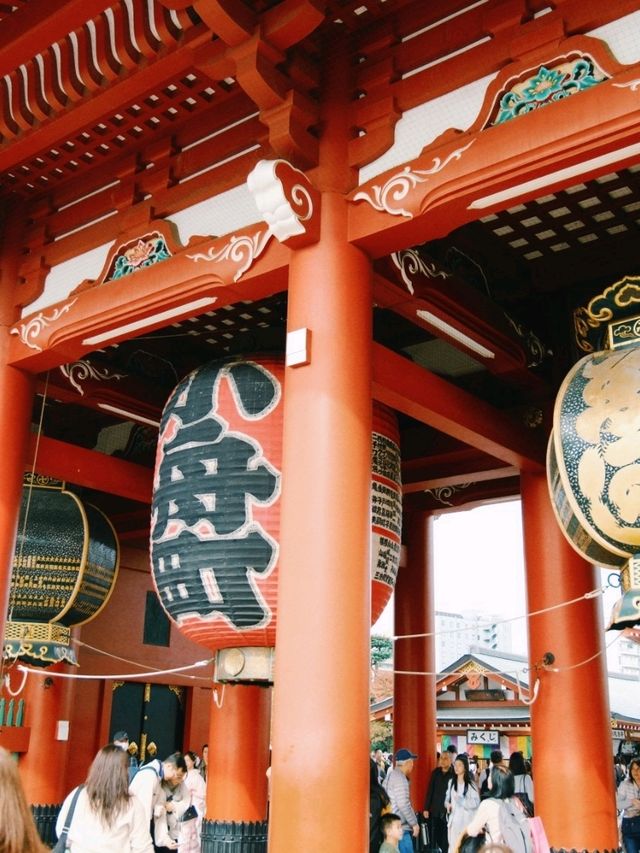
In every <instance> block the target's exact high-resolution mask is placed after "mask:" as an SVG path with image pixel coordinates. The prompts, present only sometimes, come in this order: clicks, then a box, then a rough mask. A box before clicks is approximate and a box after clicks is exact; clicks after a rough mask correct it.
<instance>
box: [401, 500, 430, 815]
mask: <svg viewBox="0 0 640 853" xmlns="http://www.w3.org/2000/svg"><path fill="white" fill-rule="evenodd" d="M403 526H404V538H405V542H406V546H407V565H406V566H403V567H402V568H401V569H400V571H399V573H398V580H397V583H396V591H395V599H394V608H395V634H396V636H397V637H399V638H400V637H403V636H405V635H407V634H422V635H424V634H431V636H429V637H425V636H420V637H415V638H411V639H397V640H396V643H395V649H394V670H395V671H396V674H395V676H394V679H393V747H394V750H397V749H399V748H402V747H407V748H408V749H411V750H412V751H413V752H416V753H417V754H418V756H419V757H418V760H417V761H416V762H415V765H414V768H413V772H412V774H411V798H412V801H413V805H414V807H415V809H416V810H421V809H422V805H423V803H424V795H425V792H426V787H427V780H428V778H429V775H430V774H431V771H432V770H433V768H434V767H435V764H436V750H437V746H436V743H437V733H436V730H437V722H436V676H435V674H433V675H402V673H403V672H429V673H435V666H436V662H435V638H434V636H433V632H434V630H435V628H434V625H435V609H434V594H433V518H432V517H431V516H430V515H428V514H427V513H411V514H410V515H408V516H407V517H406V518H405V520H404V525H403Z"/></svg>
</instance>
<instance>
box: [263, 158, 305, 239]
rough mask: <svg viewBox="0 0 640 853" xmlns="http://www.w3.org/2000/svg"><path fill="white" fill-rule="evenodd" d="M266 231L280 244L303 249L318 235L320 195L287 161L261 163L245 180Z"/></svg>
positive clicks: (265, 161) (302, 174)
mask: <svg viewBox="0 0 640 853" xmlns="http://www.w3.org/2000/svg"><path fill="white" fill-rule="evenodd" d="M247 186H248V188H249V191H250V192H251V194H252V195H253V198H254V200H255V203H256V206H257V208H258V210H259V211H260V213H261V214H262V218H263V219H264V221H265V222H266V223H267V225H268V226H269V231H270V233H271V234H273V235H274V237H276V238H277V239H278V240H279V241H280V242H281V243H286V244H287V245H289V246H292V247H296V248H298V247H300V246H306V245H309V244H310V243H314V242H316V241H317V239H318V237H319V235H320V193H319V192H318V191H317V190H316V189H315V187H314V186H313V185H312V184H311V182H310V181H309V179H308V178H307V176H306V175H305V174H304V173H303V172H300V171H299V170H298V169H295V168H294V167H293V166H292V165H291V164H290V163H287V162H286V160H261V161H260V162H259V163H257V164H256V166H255V168H254V169H253V171H252V172H251V173H250V175H249V177H248V178H247Z"/></svg>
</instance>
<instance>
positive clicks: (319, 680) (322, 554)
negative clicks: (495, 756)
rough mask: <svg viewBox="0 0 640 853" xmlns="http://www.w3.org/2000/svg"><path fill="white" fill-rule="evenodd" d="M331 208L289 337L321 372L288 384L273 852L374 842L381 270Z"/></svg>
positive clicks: (333, 202)
mask: <svg viewBox="0 0 640 853" xmlns="http://www.w3.org/2000/svg"><path fill="white" fill-rule="evenodd" d="M346 224H347V223H346V203H345V201H344V199H343V197H342V196H340V195H337V194H333V193H325V194H324V195H323V198H322V223H321V228H322V235H321V239H320V241H319V242H318V243H317V244H315V245H313V246H310V247H307V248H305V249H301V250H299V251H296V252H295V253H294V255H293V257H292V261H291V267H290V283H289V316H288V330H289V331H293V330H296V329H299V328H308V329H310V330H311V350H310V363H309V364H306V365H304V366H300V367H290V368H287V371H286V374H285V389H286V393H285V403H284V405H285V408H284V443H283V466H282V503H281V527H280V530H281V536H280V541H281V545H280V549H281V550H280V570H279V571H280V574H279V592H278V636H277V647H276V670H275V682H274V709H273V741H272V746H273V762H272V774H271V809H270V826H269V850H270V851H271V853H279V851H285V850H304V851H305V853H315V851H317V853H320V851H325V850H326V847H327V844H328V840H329V839H331V838H335V837H336V832H337V833H338V835H339V837H340V843H339V846H340V849H344V850H364V849H365V847H366V838H367V837H368V826H367V820H368V784H369V783H368V772H369V767H368V754H369V718H368V704H369V702H368V700H369V625H370V595H371V592H370V584H371V581H370V565H369V551H370V536H371V533H370V494H369V493H370V480H371V406H372V402H371V271H370V265H369V262H368V260H367V258H365V257H364V256H363V255H362V253H361V252H360V251H359V250H357V249H355V248H354V247H352V246H350V245H349V244H348V243H347V241H346Z"/></svg>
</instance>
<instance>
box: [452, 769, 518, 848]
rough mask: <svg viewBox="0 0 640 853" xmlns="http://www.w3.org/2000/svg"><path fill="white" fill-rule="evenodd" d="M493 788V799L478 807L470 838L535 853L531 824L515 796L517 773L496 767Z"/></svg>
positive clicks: (469, 826) (472, 822) (490, 797)
mask: <svg viewBox="0 0 640 853" xmlns="http://www.w3.org/2000/svg"><path fill="white" fill-rule="evenodd" d="M490 788H491V793H490V795H489V797H487V799H485V800H482V802H481V803H480V805H479V806H478V810H477V811H476V813H475V815H474V816H473V818H472V819H471V821H470V822H469V825H468V826H467V828H466V834H467V835H468V836H470V837H472V838H476V837H477V836H479V835H482V834H484V835H485V840H486V843H487V844H504V845H505V846H506V847H508V848H509V849H510V850H512V851H513V853H532V850H533V842H532V840H531V831H530V829H529V821H528V819H527V817H526V815H525V814H524V812H523V811H522V808H521V806H520V803H519V801H518V800H517V799H516V798H514V796H513V795H514V789H515V783H514V779H513V773H511V772H510V771H509V770H505V769H504V768H503V767H498V766H495V767H493V768H492V769H491V776H490Z"/></svg>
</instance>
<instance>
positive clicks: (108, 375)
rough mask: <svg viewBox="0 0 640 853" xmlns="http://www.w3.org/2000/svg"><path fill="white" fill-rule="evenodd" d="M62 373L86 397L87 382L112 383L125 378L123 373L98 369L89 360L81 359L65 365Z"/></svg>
mask: <svg viewBox="0 0 640 853" xmlns="http://www.w3.org/2000/svg"><path fill="white" fill-rule="evenodd" d="M60 372H61V373H62V375H63V376H64V377H65V379H66V380H67V381H68V382H69V384H70V385H72V386H73V387H74V388H75V389H76V391H77V392H78V393H79V394H80V395H81V396H84V388H83V383H84V382H86V380H92V381H93V382H110V381H112V380H118V379H124V378H125V376H124V374H123V373H116V372H115V371H113V370H111V369H110V368H108V367H98V366H97V365H95V364H92V363H91V361H89V359H80V360H79V361H74V362H72V363H70V364H63V365H61V367H60Z"/></svg>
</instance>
